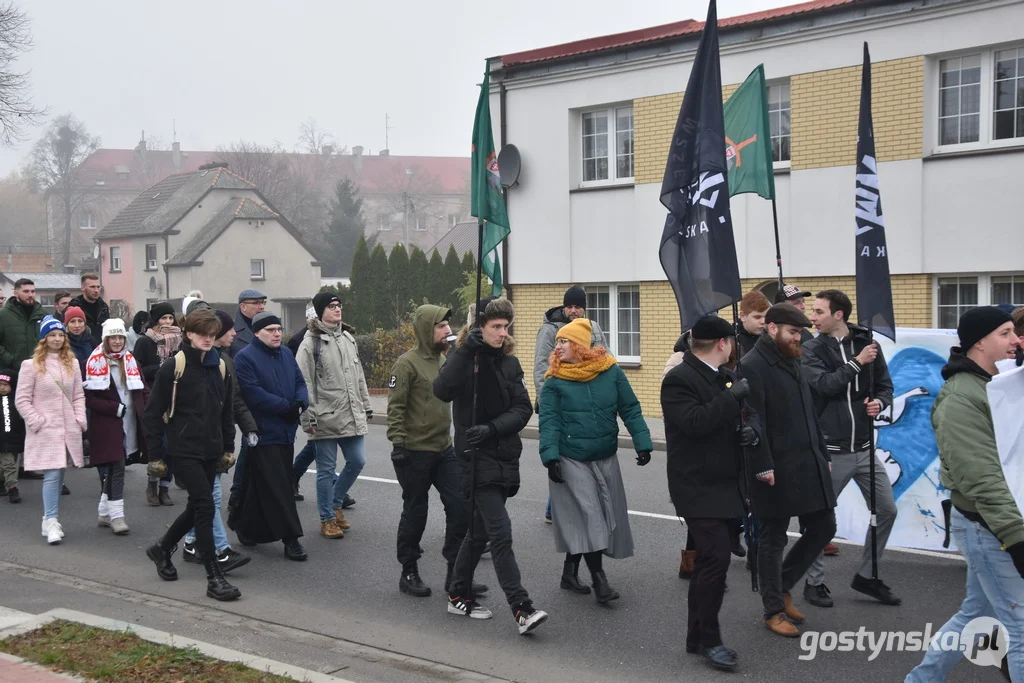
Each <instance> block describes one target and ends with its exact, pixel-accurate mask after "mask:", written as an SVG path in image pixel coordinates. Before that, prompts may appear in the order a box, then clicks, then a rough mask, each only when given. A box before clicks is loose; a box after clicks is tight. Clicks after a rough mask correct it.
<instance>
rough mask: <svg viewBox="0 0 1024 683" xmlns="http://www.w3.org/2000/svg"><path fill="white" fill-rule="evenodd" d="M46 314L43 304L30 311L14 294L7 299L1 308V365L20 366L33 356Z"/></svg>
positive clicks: (7, 366)
mask: <svg viewBox="0 0 1024 683" xmlns="http://www.w3.org/2000/svg"><path fill="white" fill-rule="evenodd" d="M45 315H46V314H45V313H44V312H43V307H42V305H41V304H38V303H37V304H36V306H35V308H33V309H32V312H31V313H29V312H28V311H26V310H25V307H24V306H22V305H21V304H20V303H18V300H17V299H16V298H14V295H11V297H10V298H9V299H7V303H5V304H4V307H3V308H0V367H5V368H18V367H21V361H23V360H27V359H29V358H31V357H32V351H34V350H35V348H36V345H37V344H38V343H39V323H40V322H41V321H42V319H43V316H45Z"/></svg>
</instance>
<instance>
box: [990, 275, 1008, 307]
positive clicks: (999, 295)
mask: <svg viewBox="0 0 1024 683" xmlns="http://www.w3.org/2000/svg"><path fill="white" fill-rule="evenodd" d="M1011 299H1013V284H1012V283H1011V282H1010V279H1009V278H1006V279H1005V280H1004V281H1003V282H996V281H995V280H993V281H992V304H993V305H995V304H1012V303H1013V301H1011Z"/></svg>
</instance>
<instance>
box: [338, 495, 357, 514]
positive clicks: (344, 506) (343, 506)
mask: <svg viewBox="0 0 1024 683" xmlns="http://www.w3.org/2000/svg"><path fill="white" fill-rule="evenodd" d="M355 504H356V499H355V498H353V497H352V496H350V495H348V494H347V493H346V494H345V500H344V501H343V502H342V503H341V509H342V510H348V509H349V508H350V507H352V506H353V505H355Z"/></svg>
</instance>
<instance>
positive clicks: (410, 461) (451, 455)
mask: <svg viewBox="0 0 1024 683" xmlns="http://www.w3.org/2000/svg"><path fill="white" fill-rule="evenodd" d="M392 464H393V465H394V466H395V475H396V476H397V477H398V483H399V484H400V485H401V487H402V518H401V520H399V522H398V561H399V562H400V563H401V565H402V570H403V571H405V572H410V571H415V570H416V569H417V563H418V562H419V559H420V557H422V556H423V548H421V547H420V540H422V538H423V530H424V529H425V528H426V526H427V513H428V511H429V503H430V487H431V486H433V487H434V488H435V489H437V492H438V493H439V494H441V503H442V504H443V505H444V520H445V524H444V547H442V548H441V555H443V556H444V559H445V560H446V561H447V562H448V566H449V567H451V566H453V565H454V564H455V559H456V558H457V557H458V556H459V547H460V546H461V545H462V539H464V538H465V537H466V527H467V526H469V520H468V519H467V515H468V511H467V510H466V499H465V498H464V497H463V495H462V481H461V479H462V470H461V468H460V467H459V461H458V459H457V458H456V457H455V449H454V448H451V447H449V448H447V449H445V450H444V451H442V452H440V453H436V452H430V451H407V455H406V457H405V458H403V459H402V460H400V461H398V462H393V463H392Z"/></svg>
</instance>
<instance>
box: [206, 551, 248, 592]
mask: <svg viewBox="0 0 1024 683" xmlns="http://www.w3.org/2000/svg"><path fill="white" fill-rule="evenodd" d="M203 565H204V566H205V567H206V595H207V596H208V597H211V598H213V599H214V600H219V601H220V602H228V601H229V600H237V599H238V598H240V597H242V592H241V591H240V590H238V589H237V588H235V587H234V586H232V585H231V584H230V583H228V580H227V579H226V578H224V569H223V568H222V567H221V566H220V563H219V562H217V560H216V558H214V559H212V560H209V559H204V560H203Z"/></svg>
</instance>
